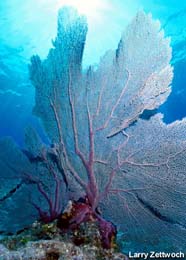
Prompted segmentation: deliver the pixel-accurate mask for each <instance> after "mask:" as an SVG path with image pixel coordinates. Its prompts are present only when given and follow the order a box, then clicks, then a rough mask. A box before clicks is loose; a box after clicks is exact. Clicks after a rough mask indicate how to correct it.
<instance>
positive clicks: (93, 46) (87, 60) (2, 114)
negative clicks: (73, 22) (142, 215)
mask: <svg viewBox="0 0 186 260" xmlns="http://www.w3.org/2000/svg"><path fill="white" fill-rule="evenodd" d="M66 5H72V6H74V7H75V8H77V10H78V11H79V13H80V14H83V15H86V16H87V22H88V33H87V40H86V44H85V50H84V55H83V69H84V70H86V68H87V67H88V66H89V65H94V68H98V67H99V62H100V57H102V56H103V55H104V54H105V52H106V51H107V50H110V49H112V50H115V49H116V48H117V46H118V42H119V40H120V38H121V35H122V32H123V31H124V30H125V28H126V26H127V25H128V24H129V23H130V21H131V20H132V18H133V17H134V16H135V15H136V13H137V12H138V11H141V10H143V11H144V12H145V13H149V12H150V13H151V14H152V18H153V19H155V20H156V19H158V20H160V23H161V28H162V29H163V30H164V32H165V37H171V42H170V45H171V47H172V59H171V65H172V66H173V68H174V77H173V81H172V84H171V86H172V92H171V93H170V95H169V97H168V98H167V100H166V101H165V103H163V102H160V103H161V105H160V107H158V108H157V109H155V110H151V109H149V110H150V112H149V110H148V111H147V114H143V116H142V118H145V119H148V118H150V116H151V115H154V114H156V113H158V112H161V113H163V122H164V123H166V124H169V123H172V122H174V121H176V120H180V119H182V118H184V117H186V86H185V82H186V1H175V0H133V1H129V0H110V1H109V0H96V1H90V0H89V1H83V0H82V1H80V0H78V1H75V0H74V1H73V0H69V1H68V0H66V1H62V0H61V1H59V0H37V1H36V0H27V1H22V0H5V1H1V2H0V17H1V21H0V29H1V34H0V137H5V136H11V137H12V138H13V139H14V141H15V142H16V143H17V144H18V145H19V146H20V147H21V148H22V149H23V150H24V149H25V144H24V136H25V127H27V126H28V125H32V126H33V127H34V128H35V129H36V130H37V132H38V133H39V135H40V137H41V139H42V141H43V142H44V143H45V144H49V143H50V141H49V138H50V137H51V136H49V135H48V136H47V134H48V133H46V132H45V131H44V128H43V124H42V123H41V121H40V120H39V119H38V118H37V117H36V116H34V115H33V114H32V110H33V107H34V105H35V100H34V99H35V88H34V86H35V87H36V88H37V84H36V85H34V82H36V81H37V80H38V79H37V76H38V75H37V69H38V68H39V65H38V64H40V60H37V59H35V60H34V59H33V60H32V65H31V67H30V68H31V72H30V74H29V69H28V67H29V66H28V65H30V64H31V61H30V58H31V57H32V56H33V55H35V54H37V55H39V56H40V58H41V60H43V59H45V58H46V57H47V55H48V51H49V49H50V48H51V47H52V39H53V40H54V39H55V37H56V28H57V26H56V25H57V14H58V10H59V9H60V8H61V7H63V6H66ZM80 24H81V23H80ZM85 30H86V29H85ZM81 36H82V35H81ZM54 45H55V44H54ZM55 46H57V44H56V45H55ZM56 48H57V47H56ZM80 52H81V49H80ZM80 54H81V53H80ZM51 56H52V55H51ZM118 56H119V54H118ZM50 58H51V57H49V60H50ZM51 59H52V58H51ZM79 59H80V58H79ZM37 66H38V67H37ZM47 66H48V65H47ZM38 71H39V69H38ZM30 75H31V78H32V83H31V81H30ZM38 77H39V76H38ZM125 80H126V78H125ZM38 82H39V81H38ZM126 82H127V80H126ZM118 84H119V83H118ZM126 84H127V83H126ZM33 85H34V86H33ZM72 91H73V89H72ZM80 100H81V97H80ZM92 103H93V101H92ZM162 103H163V104H162ZM51 105H53V103H51ZM64 108H65V109H66V107H65V106H64ZM36 109H37V108H36ZM78 109H80V111H81V107H80V108H77V110H78ZM92 109H93V108H92ZM67 110H68V108H67ZM82 110H83V109H82ZM54 111H55V110H54ZM40 112H41V111H40ZM67 114H68V113H67ZM72 114H73V110H72ZM82 115H84V114H82ZM41 117H42V116H41ZM72 120H73V116H72ZM79 120H81V118H80V119H79ZM158 120H159V119H158ZM134 121H135V120H134ZM147 121H148V120H147ZM152 122H153V121H152ZM158 122H159V121H158ZM66 123H67V125H68V120H67V122H66ZM132 123H133V122H132ZM160 125H161V123H160ZM154 126H155V127H156V122H154ZM161 126H162V125H161ZM47 127H48V126H47ZM148 127H149V126H148V125H147V128H148ZM79 128H80V130H82V129H81V126H79ZM141 129H142V126H140V125H139V133H141V132H140V131H141ZM149 129H151V128H150V127H149ZM180 129H182V128H181V127H180ZM180 129H178V130H179V131H181V130H180ZM86 130H87V129H85V130H82V131H83V133H84V131H85V133H86ZM132 131H133V130H131V132H130V131H129V133H128V132H127V133H124V136H125V138H126V139H127V138H128V135H130V134H131V135H132V134H133V132H132ZM162 131H163V130H162ZM29 133H31V132H29ZM32 134H33V133H31V135H32ZM153 134H154V133H152V136H153ZM66 135H67V136H68V133H66ZM139 135H140V134H139ZM154 135H155V134H154ZM166 135H168V134H167V133H165V134H164V137H166ZM175 135H177V137H178V138H179V142H182V141H183V140H182V138H183V137H182V136H181V134H180V135H179V134H177V132H176V130H175V132H174V131H173V133H172V132H171V133H170V136H167V139H166V140H169V141H170V142H171V138H173V137H174V136H175ZM72 136H73V134H72ZM142 136H143V135H142ZM111 137H112V136H111ZM27 138H29V135H28V136H27ZM68 138H69V139H70V138H71V133H70V134H69V136H68ZM68 138H67V139H68ZM80 138H82V137H80ZM116 138H117V137H116ZM137 138H138V136H137V137H136V140H137ZM54 139H55V138H54ZM160 139H161V138H160ZM162 140H164V139H163V138H162ZM115 142H116V143H117V142H118V141H117V139H116V140H114V143H113V144H115ZM137 142H138V141H136V143H137ZM28 143H29V141H28ZM54 144H55V142H54ZM29 145H30V144H29ZM71 145H72V146H73V142H72V144H71ZM54 146H55V145H54ZM85 146H86V143H85ZM87 146H88V145H87ZM147 146H148V145H147ZM180 146H181V144H180ZM7 147H8V146H7ZM82 147H83V146H82ZM144 147H145V144H144ZM53 148H55V147H52V149H53ZM83 148H84V147H83ZM129 148H131V149H132V145H131V147H130V143H129ZM9 149H10V150H7V154H11V148H10V147H9ZM68 149H69V150H70V149H71V147H68ZM105 149H106V148H105ZM136 149H137V148H136ZM72 150H73V149H72ZM85 150H86V148H85ZM56 151H57V150H56ZM70 151H71V150H70ZM175 151H177V150H175ZM53 152H54V150H52V152H51V151H49V152H47V155H46V156H47V159H50V160H53V158H52V157H50V156H51V154H52V156H53V155H55V154H53ZM177 153H178V152H176V154H177ZM0 155H1V156H2V158H3V156H4V154H3V153H2V152H1V153H0ZM26 155H27V156H28V157H29V156H30V155H28V154H26ZM48 156H49V157H48ZM71 156H73V151H72V155H71ZM80 157H81V155H80ZM160 157H161V153H160ZM170 157H171V156H170ZM10 158H11V157H10ZM51 158H52V159H51ZM162 158H163V155H162ZM21 159H22V158H21ZM29 159H30V158H29ZM31 159H33V160H34V159H36V157H34V158H31ZM37 159H38V158H37ZM39 159H40V158H39ZM179 160H180V162H181V163H183V159H182V158H179V159H178V161H179ZM10 161H11V159H10ZM23 161H24V158H23ZM72 161H73V159H72ZM82 161H83V160H82ZM77 162H78V160H77V161H76V159H74V163H77ZM101 163H102V162H101ZM113 163H114V159H113ZM85 165H86V164H85ZM167 165H168V164H167ZM167 165H166V166H167ZM155 167H156V165H155ZM184 167H185V165H184V166H183V171H184ZM85 168H86V167H85ZM167 168H169V166H167ZM173 168H174V165H173ZM122 170H123V171H124V172H125V171H128V172H130V168H127V169H122ZM176 170H177V169H176V167H175V171H176ZM98 172H99V169H98ZM0 174H2V176H4V174H5V175H6V173H5V172H1V169H0ZM82 174H83V173H82ZM80 175H81V174H80ZM42 178H43V176H42ZM120 178H121V176H120ZM27 181H28V180H27ZM30 181H31V182H33V180H30ZM47 181H48V182H49V183H50V181H51V180H50V179H47ZM60 181H61V180H60ZM99 181H100V183H99V185H104V184H105V183H104V181H103V180H99V178H98V182H99ZM102 181H103V183H102ZM175 182H176V181H175ZM2 183H3V182H2ZM134 183H135V180H132V181H131V183H130V184H129V186H127V185H128V183H127V184H126V187H125V188H126V189H127V188H129V187H130V185H133V184H134ZM136 183H137V184H141V179H140V181H139V182H138V181H137V182H136ZM20 185H22V184H20ZM145 185H146V184H145ZM155 185H158V184H157V183H156V184H155ZM74 187H76V186H75V185H74V183H73V185H72V190H73V189H74ZM63 188H64V187H63ZM1 189H2V190H3V186H2V185H1ZM18 189H19V187H18ZM78 189H79V187H78ZM78 189H77V191H78ZM152 189H153V188H152ZM2 190H1V193H2V194H3V192H2ZM80 191H81V189H80ZM33 192H34V190H33ZM73 192H74V191H73ZM73 192H72V193H73ZM180 192H183V191H182V190H180ZM75 193H76V192H75ZM166 194H167V193H166ZM166 194H163V195H164V196H165V198H166ZM163 195H162V196H163ZM65 196H66V195H64V197H65ZM136 196H138V195H136ZM144 196H146V193H144ZM74 197H76V195H74ZM147 197H148V195H147ZM171 199H172V201H169V203H170V205H171V203H172V205H173V207H174V200H176V201H177V202H178V200H177V195H174V196H173V197H172V198H171ZM64 200H66V201H67V200H68V199H67V198H66V197H65V199H64ZM138 200H139V201H140V203H141V205H142V204H143V205H145V207H146V209H147V210H150V212H151V213H153V214H154V215H157V217H158V218H159V219H161V220H163V221H165V222H167V223H168V224H167V227H168V228H169V225H170V224H171V222H172V224H173V225H174V226H175V230H176V228H177V227H178V226H179V228H180V227H181V232H183V236H184V234H185V233H184V232H185V224H184V223H185V219H184V220H183V221H182V219H180V216H181V209H180V215H179V210H178V212H177V214H175V215H176V217H175V220H172V219H174V217H173V218H172V217H171V211H170V216H169V212H168V217H167V216H166V214H165V212H164V211H163V213H162V214H161V215H160V214H159V212H158V211H156V210H155V208H152V207H151V205H150V204H148V203H146V201H145V200H144V198H140V197H139V198H138ZM17 201H19V198H18V199H17ZM181 202H182V201H181V200H180V201H179V202H178V203H177V204H176V206H179V205H180V204H179V203H181ZM12 203H13V204H14V202H12ZM58 203H59V202H58ZM114 203H116V204H117V200H116V201H114ZM169 203H168V204H169ZM7 205H8V204H7ZM10 205H11V204H10ZM106 205H107V204H105V205H104V206H103V208H102V209H103V211H105V212H106V215H108V216H109V217H110V215H112V212H110V213H108V210H107V209H105V208H104V207H106ZM108 205H109V203H108ZM170 205H169V206H170ZM18 208H19V207H18ZM1 210H2V209H1ZM86 210H87V209H86ZM23 211H24V209H23ZM2 212H3V211H2ZM31 213H32V212H30V214H31ZM5 214H6V213H5ZM158 214H159V215H158ZM122 216H123V215H121V218H122ZM183 216H185V215H184V214H183ZM32 218H33V216H32ZM134 218H135V214H134ZM33 219H34V218H33ZM110 219H112V217H111V218H110ZM22 221H25V219H24V213H23V219H22ZM141 221H142V220H141V219H140V222H141ZM29 222H30V221H29V220H26V221H25V224H27V223H29ZM101 223H102V222H101ZM134 223H135V221H134ZM180 223H181V224H180ZM6 224H7V223H6ZM154 224H155V225H156V224H157V225H158V221H157V222H154ZM1 225H2V224H1ZM116 225H117V224H116ZM10 226H11V223H10ZM160 226H161V224H160ZM163 227H164V226H162V228H163ZM128 228H129V229H130V227H127V234H128V233H130V230H128ZM131 228H132V229H131V233H132V232H133V233H135V232H136V233H138V232H141V231H139V230H138V228H137V227H135V225H133V226H132V227H131ZM111 229H112V228H111ZM173 233H174V229H170V236H171V237H172V236H173ZM120 235H121V236H122V235H123V234H122V233H120ZM168 236H169V234H167V241H169V238H168ZM183 236H182V237H183ZM171 239H172V238H171ZM147 240H148V236H147V235H145V236H144V241H145V243H146V242H147ZM178 240H179V236H178V237H177V236H176V235H175V241H176V242H175V244H176V243H177V242H178ZM120 243H121V242H120ZM184 243H186V241H185V238H183V240H181V241H180V243H178V246H175V250H177V249H178V248H180V250H182V249H183V248H186V244H184ZM121 244H122V243H121ZM139 244H140V242H139V241H132V240H130V238H128V240H127V238H126V237H125V240H124V242H123V251H124V252H125V253H127V252H128V251H129V250H131V251H135V250H139ZM152 244H153V242H152ZM154 244H155V245H156V242H154ZM180 244H181V245H182V246H180ZM176 245H177V244H176ZM131 247H133V248H131ZM164 247H165V250H167V251H168V250H170V249H171V244H169V242H167V244H166V241H165V245H163V244H162V245H161V250H163V248H164ZM155 249H156V250H157V249H158V248H157V247H155ZM143 250H146V251H148V248H147V247H144V248H143Z"/></svg>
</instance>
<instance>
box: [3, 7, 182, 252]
mask: <svg viewBox="0 0 186 260" xmlns="http://www.w3.org/2000/svg"><path fill="white" fill-rule="evenodd" d="M86 34H87V22H86V19H85V17H83V16H79V15H78V13H77V12H76V10H74V9H72V8H67V7H66V8H63V9H61V10H60V11H59V16H58V31H57V37H56V39H55V41H54V42H53V48H52V49H51V50H50V51H49V54H48V56H47V58H46V59H45V60H44V61H41V59H40V58H39V57H38V56H33V57H32V59H31V65H30V68H29V69H30V79H31V81H32V84H33V86H34V87H35V107H34V109H33V113H34V115H36V116H38V117H39V118H40V120H41V122H42V124H43V126H44V129H45V132H46V135H47V136H48V138H49V140H50V144H49V145H47V144H45V143H43V142H42V140H41V139H40V138H39V136H38V134H37V133H36V131H35V130H34V129H33V128H32V127H28V128H27V129H26V131H25V148H24V149H20V148H19V147H17V146H16V145H15V144H14V142H13V141H12V140H11V139H10V138H5V139H2V140H1V141H0V168H1V169H2V173H1V178H2V184H3V185H4V189H3V191H2V192H1V194H0V195H1V199H0V200H1V212H2V214H1V216H2V217H1V223H0V224H1V225H0V228H1V230H2V233H15V232H20V230H22V229H24V228H25V227H27V226H28V225H29V224H31V223H32V222H34V220H36V219H38V220H39V221H40V222H41V223H45V224H50V223H53V222H54V221H56V222H55V223H56V228H57V229H58V230H60V232H61V234H64V233H65V232H68V231H72V232H74V231H77V230H78V228H80V226H81V225H82V224H85V223H90V222H93V223H96V225H97V228H98V231H99V234H100V243H101V245H102V247H103V248H106V249H110V248H112V247H113V245H114V239H115V236H116V226H117V229H118V230H119V231H122V232H123V245H122V246H123V248H124V250H125V251H127V249H128V247H130V251H131V250H139V249H140V251H142V250H143V251H144V252H146V251H147V252H149V250H156V249H158V250H161V248H162V249H163V250H165V251H169V250H185V248H186V247H185V245H186V228H185V227H186V223H185V222H186V217H185V216H186V211H185V207H184V205H185V203H184V202H185V172H186V171H185V170H186V164H185V162H186V160H185V158H186V141H185V140H186V139H185V136H186V121H185V119H184V120H182V121H176V122H174V123H172V124H170V125H166V124H165V123H163V121H162V115H161V114H155V112H154V113H151V114H152V115H151V116H149V117H147V116H145V115H146V112H148V111H156V109H157V108H158V107H159V106H160V105H161V104H162V103H163V102H165V100H166V99H167V97H168V96H169V94H170V92H171V88H170V84H171V81H172V77H173V70H172V67H171V66H170V59H171V48H170V46H169V39H166V38H164V33H163V31H162V30H161V29H160V24H159V22H158V21H153V20H152V18H151V16H150V15H147V14H145V13H143V12H139V13H137V15H136V16H135V17H134V19H133V20H132V22H131V24H129V26H128V27H127V28H126V30H125V33H124V34H123V35H122V38H121V40H120V42H119V45H118V48H117V50H116V51H115V52H114V51H108V52H107V53H106V54H105V56H104V57H102V58H101V60H100V64H99V66H98V67H97V68H94V67H92V66H90V67H89V68H88V69H87V70H86V71H82V56H83V49H84V44H85V40H86ZM69 201H70V202H69ZM66 205H68V206H66ZM113 223H114V224H113ZM40 238H42V236H41V237H40ZM76 240H78V239H76ZM80 240H81V239H80ZM82 241H83V239H82ZM127 243H128V244H127ZM79 244H81V242H80V241H79ZM127 245H128V247H127Z"/></svg>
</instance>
